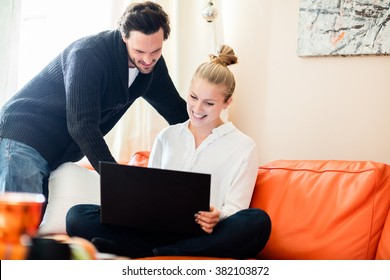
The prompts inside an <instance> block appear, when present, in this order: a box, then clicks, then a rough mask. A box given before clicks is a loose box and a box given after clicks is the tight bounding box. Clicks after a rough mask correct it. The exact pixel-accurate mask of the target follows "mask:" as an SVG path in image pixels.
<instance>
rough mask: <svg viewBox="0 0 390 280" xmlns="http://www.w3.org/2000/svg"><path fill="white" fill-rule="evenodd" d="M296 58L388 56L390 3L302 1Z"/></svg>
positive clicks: (389, 0)
mask: <svg viewBox="0 0 390 280" xmlns="http://www.w3.org/2000/svg"><path fill="white" fill-rule="evenodd" d="M297 54H298V56H330V55H340V56H349V55H390V0H301V3H300V9H299V34H298V47H297Z"/></svg>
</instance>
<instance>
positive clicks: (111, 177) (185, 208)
mask: <svg viewBox="0 0 390 280" xmlns="http://www.w3.org/2000/svg"><path fill="white" fill-rule="evenodd" d="M210 182H211V175H210V174H204V173H194V172H185V171H175V170H166V169H157V168H147V167H140V166H130V165H122V164H116V163H110V162H100V195H101V222H102V223H104V224H110V225H117V226H125V227H132V228H136V229H147V230H156V231H162V232H172V233H178V234H189V235H199V234H203V233H204V231H203V230H202V229H201V228H200V226H199V224H197V223H195V218H194V215H195V214H196V213H197V212H198V211H209V209H210Z"/></svg>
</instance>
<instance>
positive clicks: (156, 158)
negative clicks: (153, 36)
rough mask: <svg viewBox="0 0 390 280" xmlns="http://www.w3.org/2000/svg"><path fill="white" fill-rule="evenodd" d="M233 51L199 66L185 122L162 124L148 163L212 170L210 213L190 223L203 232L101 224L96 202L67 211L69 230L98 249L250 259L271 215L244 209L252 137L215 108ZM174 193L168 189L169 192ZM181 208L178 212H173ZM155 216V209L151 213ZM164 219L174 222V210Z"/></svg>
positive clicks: (227, 81)
mask: <svg viewBox="0 0 390 280" xmlns="http://www.w3.org/2000/svg"><path fill="white" fill-rule="evenodd" d="M236 62H237V57H236V55H235V53H234V51H233V50H232V48H230V47H229V46H227V45H223V46H222V47H221V48H220V49H219V51H218V56H214V55H211V56H210V61H209V62H206V63H203V64H201V65H200V66H199V67H198V69H197V71H196V72H195V74H194V76H193V79H192V81H191V86H190V89H189V93H188V97H187V112H188V115H189V120H188V121H186V122H184V123H181V124H176V125H172V126H169V127H167V128H166V129H164V130H163V131H161V132H160V134H159V135H158V136H157V139H156V141H155V143H154V145H153V148H152V151H151V154H150V159H149V167H154V168H164V169H174V170H183V171H193V172H201V173H209V174H211V175H212V176H211V178H212V179H211V180H212V181H211V196H210V211H200V212H198V213H197V214H196V215H195V222H196V223H198V224H199V226H200V227H201V228H202V229H203V230H204V235H202V236H196V237H193V236H183V235H180V236H177V235H173V234H171V233H161V232H158V233H156V232H151V231H147V230H135V229H129V228H118V227H112V226H108V225H103V224H101V223H100V219H99V217H100V208H99V206H93V205H77V206H75V207H73V208H71V209H70V210H69V212H68V215H67V231H68V233H69V234H70V235H77V236H81V237H84V238H87V239H89V240H92V242H93V243H94V244H95V245H96V247H97V248H98V249H99V251H102V252H109V253H115V254H118V255H126V256H130V257H144V256H164V255H177V256H180V255H183V256H186V255H187V256H188V255H190V256H196V255H197V256H212V257H231V258H238V259H243V258H249V257H254V256H255V255H256V254H257V253H258V252H259V251H261V250H262V249H263V248H264V246H265V244H266V242H267V241H268V238H269V235H270V231H271V221H270V219H269V216H268V215H267V213H265V212H264V211H263V210H260V209H248V207H249V203H250V200H251V197H252V193H253V188H254V185H255V181H256V176H257V168H258V164H257V152H256V145H255V143H254V141H253V140H252V139H251V138H250V137H248V136H247V135H245V134H244V133H242V132H241V131H239V130H238V129H237V128H236V127H235V126H234V125H233V124H232V123H231V122H224V121H223V120H222V118H221V113H222V111H223V110H224V109H227V108H228V107H229V105H230V104H231V102H232V100H233V99H232V95H233V92H234V89H235V79H234V75H233V73H232V72H231V71H230V69H229V67H228V66H230V65H232V64H235V63H236ZM172 195H173V194H172ZM178 211H180V210H178ZM156 215H158V213H156ZM162 218H166V219H167V223H175V222H176V221H175V213H172V216H171V217H162Z"/></svg>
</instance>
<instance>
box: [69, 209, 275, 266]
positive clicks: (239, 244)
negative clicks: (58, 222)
mask: <svg viewBox="0 0 390 280" xmlns="http://www.w3.org/2000/svg"><path fill="white" fill-rule="evenodd" d="M161 218H162V219H164V218H166V217H161ZM169 222H174V221H171V220H169V219H167V223H169ZM194 222H195V221H194ZM66 230H67V232H68V234H69V235H70V236H79V237H83V238H85V239H88V240H92V239H94V238H102V239H105V240H108V241H112V242H113V243H114V244H117V246H118V247H121V248H126V250H122V251H126V252H125V254H126V255H127V256H129V257H134V258H135V257H147V256H209V257H226V258H235V259H245V258H251V257H255V256H256V254H257V253H258V252H260V251H261V250H262V249H263V248H264V246H265V244H266V243H267V241H268V238H269V235H270V232H271V221H270V218H269V216H268V214H267V213H266V212H264V211H262V210H260V209H256V208H251V209H245V210H241V211H239V212H237V213H236V214H234V215H232V216H230V217H228V218H226V219H224V220H222V221H220V222H219V224H218V225H217V226H216V227H215V228H214V229H213V232H212V233H211V234H207V233H204V234H203V235H201V236H188V235H187V236H186V235H177V234H171V233H166V232H157V231H152V230H137V229H132V228H127V227H119V226H112V225H107V224H102V223H101V222H100V206H98V205H91V204H81V205H76V206H73V207H72V208H71V209H70V210H69V211H68V214H67V217H66Z"/></svg>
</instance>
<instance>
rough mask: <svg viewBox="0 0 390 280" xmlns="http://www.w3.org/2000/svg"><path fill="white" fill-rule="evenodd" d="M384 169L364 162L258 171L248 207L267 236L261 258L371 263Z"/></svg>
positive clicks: (387, 198)
mask: <svg viewBox="0 0 390 280" xmlns="http://www.w3.org/2000/svg"><path fill="white" fill-rule="evenodd" d="M389 177H390V168H389V166H388V165H386V164H383V163H376V162H370V161H336V160H333V161H332V160H329V161H327V160H318V161H315V160H290V161H289V160H279V161H274V162H270V163H268V164H265V165H263V166H261V167H260V168H259V175H258V178H257V182H256V187H255V191H254V194H253V198H252V203H251V207H258V208H262V209H264V210H266V211H267V212H268V213H269V215H270V217H271V220H272V232H271V236H270V240H269V242H268V243H267V245H266V247H265V249H264V250H263V251H262V252H261V253H260V254H259V256H258V257H259V258H263V259H374V258H375V256H376V251H377V247H378V243H379V240H380V237H381V233H382V228H383V226H384V223H385V220H386V216H387V213H388V211H389V205H390V182H389V180H390V179H389Z"/></svg>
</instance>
